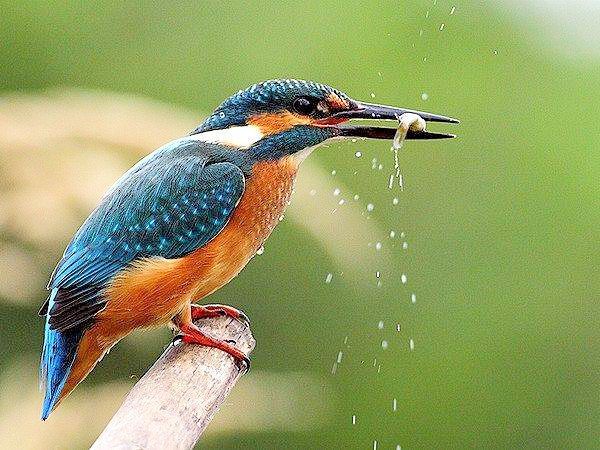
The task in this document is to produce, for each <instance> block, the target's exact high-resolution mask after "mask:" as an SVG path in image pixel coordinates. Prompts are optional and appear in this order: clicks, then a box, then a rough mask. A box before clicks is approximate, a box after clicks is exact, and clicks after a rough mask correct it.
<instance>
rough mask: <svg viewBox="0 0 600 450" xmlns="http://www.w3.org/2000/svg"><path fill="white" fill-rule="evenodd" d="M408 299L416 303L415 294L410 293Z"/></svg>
mask: <svg viewBox="0 0 600 450" xmlns="http://www.w3.org/2000/svg"><path fill="white" fill-rule="evenodd" d="M410 301H411V302H412V304H413V305H414V304H415V303H417V294H410Z"/></svg>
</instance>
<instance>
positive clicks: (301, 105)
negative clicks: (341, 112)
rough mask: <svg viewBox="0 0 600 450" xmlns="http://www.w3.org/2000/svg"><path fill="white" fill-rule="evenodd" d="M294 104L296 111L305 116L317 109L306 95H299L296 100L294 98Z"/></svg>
mask: <svg viewBox="0 0 600 450" xmlns="http://www.w3.org/2000/svg"><path fill="white" fill-rule="evenodd" d="M293 106H294V111H296V112H297V113H298V114H303V115H305V116H308V115H309V114H312V113H313V112H314V111H315V109H316V105H315V104H314V103H313V102H312V101H311V100H310V99H308V98H306V97H298V98H297V99H296V100H294V105H293Z"/></svg>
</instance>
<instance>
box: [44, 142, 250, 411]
mask: <svg viewBox="0 0 600 450" xmlns="http://www.w3.org/2000/svg"><path fill="white" fill-rule="evenodd" d="M251 166H252V161H251V159H250V157H249V156H248V155H246V154H243V153H241V152H237V151H235V150H231V149H228V150H224V149H223V148H222V147H221V146H218V145H213V144H207V143H204V142H198V141H195V140H191V139H181V140H178V141H174V142H172V143H169V144H167V145H166V146H164V147H162V148H160V149H158V150H157V151H155V152H154V153H152V154H151V155H149V156H148V157H146V158H145V159H143V160H142V161H140V162H139V163H138V164H137V165H135V166H134V167H133V168H132V169H131V170H129V171H128V172H127V173H126V174H125V175H124V176H123V177H122V178H121V179H120V180H119V181H118V182H117V183H116V184H115V186H114V187H113V188H112V189H111V190H110V191H109V192H108V193H107V194H106V196H105V197H104V199H103V200H102V202H101V204H100V205H99V206H98V207H97V208H96V209H95V210H94V212H93V213H92V214H91V215H90V216H89V218H88V219H87V220H86V221H85V223H84V224H83V225H82V226H81V228H80V229H79V231H78V232H77V234H76V235H75V237H74V238H73V240H72V241H71V243H70V244H69V246H68V247H67V249H66V251H65V253H64V256H63V258H62V260H61V261H60V262H59V264H58V265H57V267H56V269H55V271H54V273H53V276H52V278H51V280H50V283H49V289H51V293H50V296H49V299H48V305H47V311H46V327H45V329H46V331H45V343H44V349H43V355H42V364H41V376H42V384H43V385H44V386H45V387H46V399H45V402H44V408H43V413H42V415H43V416H47V414H49V412H50V411H51V410H52V408H53V406H54V403H55V402H56V400H57V398H58V395H59V393H60V390H61V389H62V385H63V384H64V381H65V379H66V377H67V375H68V373H69V370H70V367H71V365H72V363H73V360H74V358H75V349H76V347H77V344H78V342H79V339H80V338H81V336H82V332H83V330H84V329H85V328H86V326H88V325H89V324H90V323H92V322H93V320H94V316H95V315H96V314H97V313H98V312H99V311H100V310H102V308H103V307H104V305H105V303H106V300H105V298H104V297H103V295H102V290H103V288H104V287H105V286H106V283H107V282H109V281H110V280H111V279H112V277H113V276H114V275H115V274H116V273H117V272H118V271H120V270H121V269H123V268H124V267H126V266H127V265H128V264H129V263H131V262H132V261H134V260H135V259H138V258H143V257H150V256H162V257H164V258H178V257H181V256H183V255H185V254H187V253H189V252H191V251H193V250H195V249H196V248H199V247H201V246H202V245H204V244H205V243H206V242H208V241H210V240H211V239H212V238H213V237H214V236H216V235H217V234H218V233H219V231H220V230H221V229H222V228H223V227H224V226H225V224H226V223H227V221H228V219H229V217H230V214H231V212H232V211H233V209H234V208H235V206H236V204H237V202H238V201H239V199H240V197H241V195H242V193H243V191H244V183H245V179H244V173H248V171H249V170H251Z"/></svg>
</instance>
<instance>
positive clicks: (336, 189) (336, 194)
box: [333, 188, 342, 197]
mask: <svg viewBox="0 0 600 450" xmlns="http://www.w3.org/2000/svg"><path fill="white" fill-rule="evenodd" d="M340 192H342V191H340V190H339V188H335V189H334V190H333V195H334V197H337V196H338V195H340Z"/></svg>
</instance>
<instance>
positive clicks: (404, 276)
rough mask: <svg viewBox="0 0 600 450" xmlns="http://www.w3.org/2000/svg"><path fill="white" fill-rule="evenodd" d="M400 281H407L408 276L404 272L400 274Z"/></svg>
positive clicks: (403, 282) (404, 282)
mask: <svg viewBox="0 0 600 450" xmlns="http://www.w3.org/2000/svg"><path fill="white" fill-rule="evenodd" d="M400 281H402V284H406V282H407V281H408V278H407V277H406V274H405V273H403V274H402V275H400Z"/></svg>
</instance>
